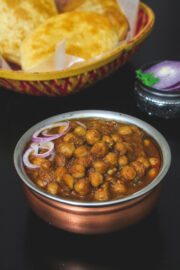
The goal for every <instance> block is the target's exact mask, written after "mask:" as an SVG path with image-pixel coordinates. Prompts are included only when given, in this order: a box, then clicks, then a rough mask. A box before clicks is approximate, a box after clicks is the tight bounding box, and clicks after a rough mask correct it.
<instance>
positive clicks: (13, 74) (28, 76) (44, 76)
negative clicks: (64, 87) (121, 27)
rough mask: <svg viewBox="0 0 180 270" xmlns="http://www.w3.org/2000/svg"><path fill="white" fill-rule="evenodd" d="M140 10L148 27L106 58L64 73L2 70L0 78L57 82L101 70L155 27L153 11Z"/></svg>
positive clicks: (148, 8)
mask: <svg viewBox="0 0 180 270" xmlns="http://www.w3.org/2000/svg"><path fill="white" fill-rule="evenodd" d="M140 8H141V9H143V10H144V12H145V13H146V14H147V15H148V17H149V21H148V23H147V24H146V26H145V27H144V28H143V29H141V30H140V32H139V33H138V34H137V35H135V36H134V37H133V39H132V40H131V41H130V42H128V43H125V44H122V45H120V46H118V47H116V48H115V49H113V50H112V51H110V52H109V53H106V55H105V56H104V57H102V58H101V59H97V60H95V61H93V62H88V63H86V64H84V65H82V66H80V67H74V68H71V69H67V70H63V71H51V72H33V73H31V72H23V71H14V70H3V69H0V78H5V79H12V80H19V81H47V80H55V79H62V78H68V77H71V76H77V75H80V74H82V73H85V72H89V71H92V70H95V69H97V68H100V67H102V66H104V65H106V64H108V63H109V62H111V61H113V60H115V59H116V58H117V57H118V56H120V55H121V54H122V53H123V52H124V51H130V50H131V49H133V48H134V47H135V46H136V45H138V44H139V43H141V42H142V41H143V40H144V39H145V38H146V36H147V35H148V33H149V31H150V30H151V28H152V27H153V25H154V22H155V15H154V12H153V11H152V9H151V8H150V7H149V6H147V5H146V4H144V3H142V2H140Z"/></svg>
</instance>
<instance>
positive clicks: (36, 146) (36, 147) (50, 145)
mask: <svg viewBox="0 0 180 270" xmlns="http://www.w3.org/2000/svg"><path fill="white" fill-rule="evenodd" d="M30 148H32V149H33V150H34V153H33V155H34V156H35V157H41V158H45V157H48V156H50V155H51V154H52V153H53V152H54V143H53V142H47V143H44V144H37V143H32V144H31V146H30ZM39 149H47V150H49V151H46V152H45V153H43V154H38V152H39Z"/></svg>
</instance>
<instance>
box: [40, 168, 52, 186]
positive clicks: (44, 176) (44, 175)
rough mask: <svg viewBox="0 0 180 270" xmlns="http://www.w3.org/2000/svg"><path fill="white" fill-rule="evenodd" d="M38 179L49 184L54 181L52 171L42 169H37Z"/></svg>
mask: <svg viewBox="0 0 180 270" xmlns="http://www.w3.org/2000/svg"><path fill="white" fill-rule="evenodd" d="M39 177H40V179H41V180H43V181H45V182H47V183H49V182H51V181H53V180H55V174H54V171H53V170H49V169H45V168H43V167H40V168H39Z"/></svg>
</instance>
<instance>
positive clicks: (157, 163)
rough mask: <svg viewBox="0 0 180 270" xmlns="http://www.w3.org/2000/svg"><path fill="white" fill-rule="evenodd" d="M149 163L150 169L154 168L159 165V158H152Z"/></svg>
mask: <svg viewBox="0 0 180 270" xmlns="http://www.w3.org/2000/svg"><path fill="white" fill-rule="evenodd" d="M149 162H150V164H151V166H152V167H156V166H158V165H159V163H160V161H159V158H153V157H151V158H149Z"/></svg>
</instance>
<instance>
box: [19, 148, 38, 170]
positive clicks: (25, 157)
mask: <svg viewBox="0 0 180 270" xmlns="http://www.w3.org/2000/svg"><path fill="white" fill-rule="evenodd" d="M33 151H34V150H33V149H32V148H28V149H27V150H26V151H25V153H24V155H23V163H24V165H25V166H26V167H27V168H29V169H38V168H39V167H40V165H34V164H32V163H31V162H30V161H29V155H30V154H31V153H32V152H33Z"/></svg>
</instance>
